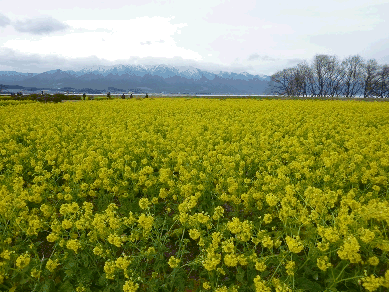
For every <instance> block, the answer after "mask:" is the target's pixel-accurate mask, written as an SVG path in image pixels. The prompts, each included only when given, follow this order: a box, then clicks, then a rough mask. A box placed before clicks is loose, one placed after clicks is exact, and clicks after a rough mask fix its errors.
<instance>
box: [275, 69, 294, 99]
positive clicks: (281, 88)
mask: <svg viewBox="0 0 389 292" xmlns="http://www.w3.org/2000/svg"><path fill="white" fill-rule="evenodd" d="M290 80H291V72H290V69H284V70H282V71H278V72H276V73H274V74H273V75H272V76H271V89H270V91H271V94H278V95H289V92H290V89H289V87H288V85H289V82H290Z"/></svg>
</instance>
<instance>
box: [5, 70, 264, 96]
mask: <svg viewBox="0 0 389 292" xmlns="http://www.w3.org/2000/svg"><path fill="white" fill-rule="evenodd" d="M269 81H270V77H269V76H266V75H252V74H249V73H247V72H243V73H234V72H226V71H220V72H218V73H212V72H209V71H205V70H200V69H198V68H195V67H193V66H169V65H165V64H160V65H121V64H119V65H114V66H90V67H85V68H82V69H81V70H67V71H62V70H60V69H56V70H50V71H46V72H43V73H40V74H38V73H18V72H15V71H0V84H9V85H20V86H34V87H49V88H59V87H72V88H80V89H81V88H94V89H101V90H103V89H106V88H108V87H110V88H121V89H123V88H125V89H128V88H138V87H139V88H149V89H150V90H151V91H154V92H162V91H163V92H172V93H173V92H175V91H177V92H185V91H188V92H207V93H210V92H215V93H221V92H225V93H234V92H239V93H245V92H247V93H249V92H250V93H251V92H253V93H262V92H263V91H264V88H265V87H266V85H267V84H268V82H269Z"/></svg>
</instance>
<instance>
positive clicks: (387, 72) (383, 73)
mask: <svg viewBox="0 0 389 292" xmlns="http://www.w3.org/2000/svg"><path fill="white" fill-rule="evenodd" d="M374 85H375V86H374V87H373V93H374V95H375V96H377V97H381V98H383V97H389V65H383V66H380V69H379V70H378V74H377V75H376V82H375V84H374Z"/></svg>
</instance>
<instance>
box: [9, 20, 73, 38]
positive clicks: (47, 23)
mask: <svg viewBox="0 0 389 292" xmlns="http://www.w3.org/2000/svg"><path fill="white" fill-rule="evenodd" d="M13 26H14V28H15V29H16V30H17V31H18V32H25V33H31V34H33V35H43V34H50V33H53V32H58V31H63V30H66V29H67V28H69V26H68V25H66V24H63V23H62V22H60V21H58V20H56V19H54V18H52V17H38V18H32V19H27V20H24V21H16V22H15V23H14V24H13Z"/></svg>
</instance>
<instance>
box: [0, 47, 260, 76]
mask: <svg viewBox="0 0 389 292" xmlns="http://www.w3.org/2000/svg"><path fill="white" fill-rule="evenodd" d="M0 64H2V66H3V67H4V68H7V69H6V70H10V71H17V72H23V73H27V72H28V73H42V72H45V71H49V70H55V69H61V70H64V71H65V70H80V69H82V68H85V67H89V66H94V65H101V66H113V65H119V64H121V65H160V64H166V65H170V66H193V67H195V68H198V69H200V70H206V71H209V72H214V73H217V72H219V71H227V72H244V71H246V72H249V73H251V72H253V67H252V66H251V65H249V66H244V65H237V64H236V65H232V66H225V65H220V64H215V63H208V62H199V61H195V60H189V59H183V58H182V57H178V56H176V57H174V58H157V57H146V58H140V57H131V58H129V59H118V60H115V61H109V60H106V59H102V58H98V57H96V56H90V57H86V58H72V59H70V58H65V57H62V56H58V55H40V54H26V53H22V52H20V51H17V50H14V49H11V48H0Z"/></svg>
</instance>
